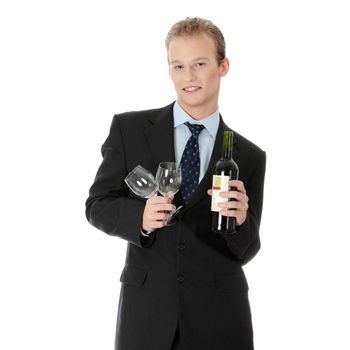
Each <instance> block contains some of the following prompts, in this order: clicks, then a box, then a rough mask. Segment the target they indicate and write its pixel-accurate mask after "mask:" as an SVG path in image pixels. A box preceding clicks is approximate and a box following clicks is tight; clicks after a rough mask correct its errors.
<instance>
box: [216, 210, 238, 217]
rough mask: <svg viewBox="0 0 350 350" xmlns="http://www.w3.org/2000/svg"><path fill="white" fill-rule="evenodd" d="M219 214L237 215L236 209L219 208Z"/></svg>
mask: <svg viewBox="0 0 350 350" xmlns="http://www.w3.org/2000/svg"><path fill="white" fill-rule="evenodd" d="M220 214H221V215H222V216H230V217H237V216H238V215H239V214H238V211H237V210H220Z"/></svg>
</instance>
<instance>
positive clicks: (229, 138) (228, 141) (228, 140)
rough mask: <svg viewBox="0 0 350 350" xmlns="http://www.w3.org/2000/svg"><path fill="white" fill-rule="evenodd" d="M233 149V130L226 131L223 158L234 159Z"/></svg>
mask: <svg viewBox="0 0 350 350" xmlns="http://www.w3.org/2000/svg"><path fill="white" fill-rule="evenodd" d="M232 149H233V132H232V131H224V140H223V146H222V158H225V159H232Z"/></svg>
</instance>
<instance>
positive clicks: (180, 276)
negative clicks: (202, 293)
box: [177, 275, 185, 282]
mask: <svg viewBox="0 0 350 350" xmlns="http://www.w3.org/2000/svg"><path fill="white" fill-rule="evenodd" d="M184 280H185V277H184V276H183V275H178V276H177V281H178V282H183V281H184Z"/></svg>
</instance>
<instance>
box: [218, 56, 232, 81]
mask: <svg viewBox="0 0 350 350" xmlns="http://www.w3.org/2000/svg"><path fill="white" fill-rule="evenodd" d="M229 68H230V61H229V60H228V58H226V57H225V58H224V59H223V60H222V61H221V63H220V75H221V76H222V77H224V76H225V75H226V74H227V72H228V70H229Z"/></svg>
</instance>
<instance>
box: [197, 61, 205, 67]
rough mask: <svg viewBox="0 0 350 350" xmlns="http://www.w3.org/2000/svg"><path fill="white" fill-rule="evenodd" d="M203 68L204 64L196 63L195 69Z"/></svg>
mask: <svg viewBox="0 0 350 350" xmlns="http://www.w3.org/2000/svg"><path fill="white" fill-rule="evenodd" d="M203 66H205V63H204V62H198V63H196V67H203Z"/></svg>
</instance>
